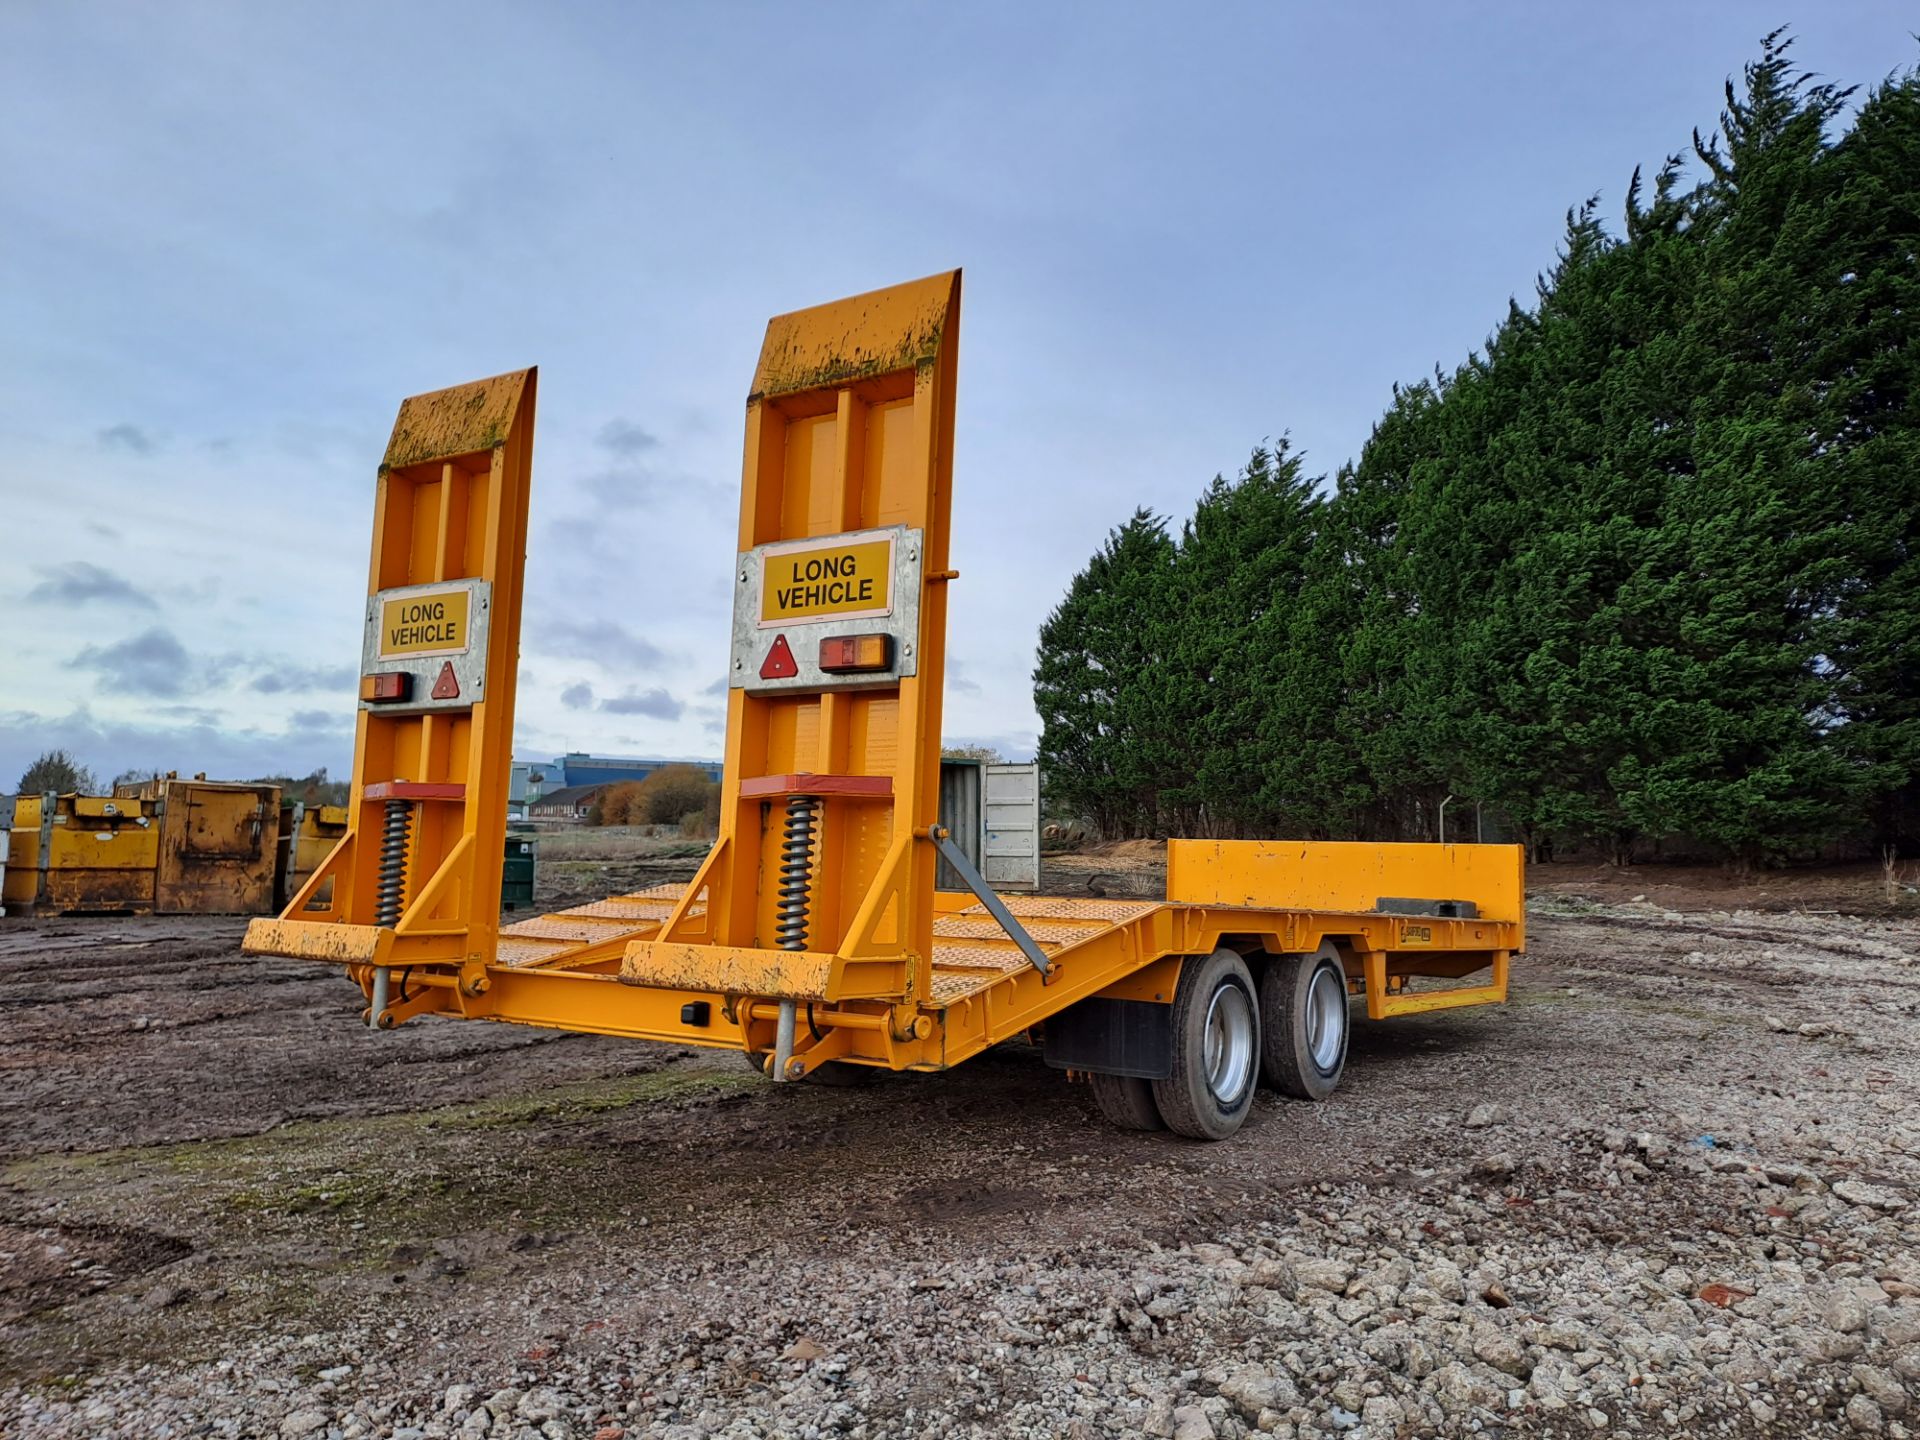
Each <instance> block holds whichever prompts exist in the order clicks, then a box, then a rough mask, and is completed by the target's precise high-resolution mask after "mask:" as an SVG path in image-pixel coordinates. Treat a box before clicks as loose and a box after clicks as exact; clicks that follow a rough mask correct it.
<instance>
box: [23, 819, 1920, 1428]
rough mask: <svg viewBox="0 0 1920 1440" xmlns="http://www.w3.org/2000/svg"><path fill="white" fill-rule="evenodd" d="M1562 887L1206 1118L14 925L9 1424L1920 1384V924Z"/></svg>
mask: <svg viewBox="0 0 1920 1440" xmlns="http://www.w3.org/2000/svg"><path fill="white" fill-rule="evenodd" d="M1115 858H1116V857H1106V858H1105V859H1101V860H1098V861H1097V863H1089V864H1088V865H1086V866H1084V867H1082V869H1080V870H1077V871H1076V870H1072V867H1071V866H1068V867H1062V868H1061V869H1060V871H1059V876H1060V878H1061V879H1062V880H1063V881H1065V882H1067V883H1070V884H1072V885H1073V888H1075V889H1081V890H1082V891H1083V893H1084V889H1085V888H1089V886H1090V885H1093V886H1099V887H1101V888H1108V889H1109V890H1118V889H1119V886H1118V885H1116V884H1115V883H1114V882H1112V881H1108V880H1104V879H1100V878H1098V877H1099V876H1101V875H1103V874H1108V873H1118V874H1120V876H1121V880H1122V882H1124V884H1126V885H1127V886H1129V887H1131V886H1148V885H1150V884H1151V878H1150V873H1149V875H1148V878H1147V879H1142V878H1141V873H1140V872H1141V871H1142V869H1143V868H1144V869H1146V870H1147V871H1149V872H1150V866H1145V867H1143V866H1134V867H1132V868H1129V867H1128V866H1126V865H1115V866H1113V867H1111V868H1110V869H1106V870H1103V869H1102V868H1101V867H1102V866H1103V865H1106V864H1107V863H1108V861H1111V860H1114V859H1115ZM1119 858H1122V859H1123V858H1124V857H1119ZM1069 871H1071V872H1072V873H1069ZM1089 877H1092V878H1091V880H1090V879H1089ZM580 878H581V877H573V879H571V880H569V881H568V882H567V883H568V884H572V883H574V882H575V881H577V880H579V879H580ZM1561 878H1564V877H1561ZM1541 888H1542V890H1543V895H1542V898H1541V899H1540V900H1539V902H1538V904H1537V913H1536V916H1535V919H1534V922H1533V926H1532V943H1531V947H1530V953H1529V954H1528V956H1527V957H1526V959H1525V961H1524V962H1523V963H1522V964H1521V965H1519V966H1518V967H1517V968H1516V977H1515V996H1514V1001H1513V1003H1512V1004H1510V1005H1508V1006H1506V1007H1504V1008H1501V1009H1497V1010H1477V1011H1467V1012H1460V1013H1458V1014H1454V1015H1436V1016H1432V1017H1427V1018H1424V1019H1416V1020H1402V1021H1394V1022H1389V1023H1387V1024H1384V1025H1380V1026H1377V1027H1370V1026H1366V1025H1364V1024H1362V1025H1361V1026H1359V1028H1358V1029H1357V1030H1356V1032H1355V1037H1354V1042H1353V1049H1352V1055H1351V1059H1350V1062H1349V1070H1348V1076H1347V1082H1346V1084H1345V1085H1344V1086H1343V1088H1342V1089H1341V1091H1340V1092H1339V1093H1338V1095H1336V1097H1335V1098H1334V1099H1333V1100H1332V1101H1331V1102H1329V1103H1327V1104H1324V1105H1319V1106H1309V1105H1302V1104H1298V1103H1293V1102H1286V1101H1282V1100H1280V1099H1278V1098H1270V1097H1266V1096H1263V1097H1262V1098H1261V1100H1260V1101H1259V1103H1258V1105H1257V1108H1256V1111H1255V1114H1254V1116H1253V1118H1252V1120H1251V1121H1250V1122H1249V1123H1248V1125H1247V1126H1246V1128H1245V1129H1244V1130H1243V1131H1242V1132H1241V1134H1240V1135H1239V1136H1237V1137H1236V1138H1235V1139H1234V1140H1232V1141H1229V1142H1227V1143H1225V1144H1220V1145H1197V1144H1193V1143H1189V1142H1185V1141H1180V1140H1176V1139H1173V1138H1171V1137H1168V1136H1164V1135H1162V1136H1152V1135H1148V1136H1140V1135H1133V1134H1123V1133H1120V1132H1117V1131H1113V1130H1110V1129H1108V1128H1106V1127H1105V1126H1104V1125H1103V1124H1102V1123H1101V1121H1100V1120H1099V1118H1098V1116H1097V1115H1096V1113H1095V1111H1094V1107H1093V1104H1092V1100H1091V1097H1090V1095H1089V1094H1088V1093H1087V1091H1086V1090H1085V1088H1084V1087H1080V1086H1075V1085H1070V1084H1068V1083H1067V1082H1066V1081H1065V1080H1064V1079H1063V1077H1062V1076H1061V1075H1059V1074H1058V1073H1056V1072H1054V1071H1051V1070H1049V1069H1047V1068H1046V1067H1045V1066H1044V1065H1043V1064H1042V1063H1041V1061H1040V1058H1039V1056H1038V1054H1037V1053H1036V1052H1035V1051H1033V1050H1032V1049H1030V1048H1028V1047H1025V1046H1008V1047H1004V1048H1003V1049H1001V1050H1000V1051H996V1052H994V1053H992V1054H990V1055H988V1056H986V1057H983V1058H982V1059H981V1060H979V1061H976V1062H973V1063H970V1064H968V1065H966V1066H963V1067H961V1068H960V1069H959V1070H956V1071H954V1072H952V1073H950V1074H948V1075H944V1076H937V1077H889V1078H886V1079H883V1080H881V1081H879V1082H878V1083H875V1084H873V1085H871V1086H868V1087H865V1088H861V1089H851V1090H842V1089H824V1088H819V1087H815V1086H792V1087H787V1086H780V1087H776V1086H772V1085H770V1084H768V1083H766V1082H764V1081H762V1080H759V1079H758V1078H757V1077H755V1076H753V1075H752V1074H750V1073H748V1072H747V1071H746V1069H745V1068H744V1067H743V1066H742V1065H741V1064H740V1062H739V1061H738V1059H737V1058H735V1057H731V1056H726V1055H714V1054H705V1053H696V1052H689V1051H680V1050H670V1049H666V1048H663V1047H656V1046H647V1045H642V1044H638V1043H634V1042H622V1041H613V1040H602V1039H596V1038H590V1037H578V1036H556V1035H550V1034H547V1033H545V1032H540V1031H533V1030H522V1029H518V1028H514V1027H508V1026H499V1027H495V1026H485V1025H460V1024H457V1023H454V1022H441V1021H432V1020H427V1021H419V1022H415V1023H413V1024H409V1025H407V1026H404V1027H403V1028H401V1029H400V1030H398V1031H395V1032H392V1033H389V1034H382V1035H373V1034H369V1033H367V1032H366V1031H364V1030H363V1029H361V1028H360V1027H359V1026H357V1025H356V1024H355V1022H354V1016H355V1012H356V1011H357V1009H358V1007H359V1004H360V1000H359V997H358V995H357V992H355V991H353V990H352V989H351V988H350V987H348V986H347V985H346V984H345V983H344V982H343V981H341V980H339V979H338V978H337V977H334V976H332V975H330V974H328V973H326V972H321V971H316V970H314V969H312V968H309V967H304V966H301V965H295V964H292V963H280V962H259V961H252V960H247V959H244V958H242V957H241V956H239V955H238V953H237V951H236V948H235V946H236V940H237V936H238V931H239V924H238V922H230V921H152V920H149V921H80V920H61V921H49V922H44V923H42V922H26V923H18V922H14V921H8V922H4V924H0V1013H3V1014H4V1015H5V1021H4V1024H3V1025H0V1067H4V1074H5V1084H4V1085H0V1434H5V1435H9V1436H55V1435H58V1436H67V1435H88V1436H91V1435H127V1436H143V1437H144V1436H173V1435H192V1434H214V1435H233V1436H242V1435H268V1436H272V1435H289V1436H292V1435H312V1436H342V1437H347V1436H374V1435H392V1436H403V1437H417V1436H425V1435H433V1436H442V1435H445V1436H481V1435H488V1436H503V1437H530V1436H544V1437H560V1436H571V1437H579V1440H586V1437H593V1436H598V1437H601V1440H613V1437H615V1436H618V1435H626V1436H640V1435H662V1436H672V1437H685V1440H692V1437H704V1436H762V1435H784V1436H794V1437H808V1436H831V1435H848V1436H871V1437H881V1436H896V1435H899V1436H923V1435H930V1436H979V1437H989V1436H992V1437H998V1436H1008V1435H1021V1436H1026V1435H1032V1436H1048V1437H1053V1436H1072V1437H1076V1440H1082V1437H1095V1436H1106V1435H1138V1434H1146V1435H1152V1436H1176V1437H1179V1440H1202V1437H1228V1436H1240V1435H1243V1434H1248V1433H1252V1432H1255V1431H1264V1432H1268V1433H1273V1434H1278V1435H1282V1436H1293V1437H1295V1440H1307V1437H1316V1436H1317V1437H1333V1436H1345V1437H1350V1440H1384V1437H1389V1436H1414V1435H1465V1434H1478V1435H1482V1436H1532V1435H1551V1436H1568V1435H1593V1434H1596V1433H1597V1434H1605V1433H1609V1432H1621V1431H1624V1432H1628V1433H1635V1434H1643V1435H1730V1436H1757V1435H1768V1436H1780V1437H1789V1436H1791V1437H1798V1436H1808V1435H1837V1434H1854V1433H1864V1434H1885V1435H1891V1436H1899V1435H1904V1434H1908V1433H1910V1432H1911V1431H1913V1430H1920V1209H1916V1208H1914V1205H1913V1202H1914V1200H1915V1198H1916V1196H1920V1060H1916V1058H1915V1056H1916V1053H1917V1047H1916V1041H1920V973H1916V969H1915V960H1916V956H1917V955H1920V923H1916V922H1915V921H1914V920H1912V919H1902V918H1899V917H1898V916H1897V915H1881V916H1875V917H1872V918H1848V917H1843V916H1837V915H1808V914H1804V913H1795V912H1793V911H1791V910H1787V911H1779V912H1763V911H1759V910H1754V909H1713V908H1709V909H1703V910H1696V909H1692V908H1691V907H1687V906H1683V905H1682V904H1680V903H1677V899H1678V897H1676V896H1674V895H1671V894H1667V893H1664V892H1656V891H1655V890H1654V889H1653V887H1652V885H1651V884H1649V885H1648V886H1647V887H1646V889H1645V893H1647V894H1649V895H1656V896H1657V898H1658V899H1659V900H1660V901H1661V902H1662V903H1661V904H1658V905H1656V904H1651V903H1647V902H1645V901H1641V902H1635V901H1633V899H1632V897H1631V896H1623V895H1620V894H1618V893H1617V892H1614V891H1608V890H1605V889H1604V887H1596V892H1597V893H1603V894H1607V895H1608V896H1609V898H1608V899H1607V901H1606V903H1591V902H1589V901H1586V900H1583V899H1581V898H1579V895H1578V893H1577V892H1578V887H1577V886H1574V885H1572V884H1570V883H1568V884H1553V885H1548V886H1543V887H1541ZM1707 898H1708V900H1709V901H1710V902H1711V901H1715V900H1719V901H1727V900H1730V899H1739V898H1743V897H1741V896H1729V895H1727V894H1723V893H1719V892H1716V893H1715V894H1714V895H1711V896H1709V897H1707ZM1744 898H1747V899H1751V898H1753V897H1752V896H1751V895H1750V894H1748V895H1746V896H1745V897H1744ZM1796 900H1797V901H1798V902H1799V903H1802V904H1805V903H1807V897H1805V896H1798V897H1796ZM1668 906H1672V907H1673V908H1667V907H1668ZM1816 908H1818V907H1816Z"/></svg>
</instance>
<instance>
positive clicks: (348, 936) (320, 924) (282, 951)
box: [240, 920, 393, 965]
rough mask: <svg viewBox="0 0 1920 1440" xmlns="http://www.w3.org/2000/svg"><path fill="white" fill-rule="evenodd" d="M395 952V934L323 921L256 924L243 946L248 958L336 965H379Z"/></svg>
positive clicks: (263, 921)
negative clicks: (270, 957) (269, 957)
mask: <svg viewBox="0 0 1920 1440" xmlns="http://www.w3.org/2000/svg"><path fill="white" fill-rule="evenodd" d="M392 948H393V932H392V931H391V930H381V929H378V928H376V927H374V926H372V925H335V924H332V923H331V922H328V921H324V920H253V921H249V922H248V924H247V936H246V939H244V940H242V941H241V942H240V949H241V951H242V953H244V954H247V955H284V956H286V957H287V958H288V959H290V960H322V961H325V962H327V963H329V964H333V965H364V964H370V963H378V962H379V961H380V960H381V959H382V958H383V957H384V955H385V954H386V952H387V951H389V950H391V949H392Z"/></svg>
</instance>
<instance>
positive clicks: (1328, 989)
mask: <svg viewBox="0 0 1920 1440" xmlns="http://www.w3.org/2000/svg"><path fill="white" fill-rule="evenodd" d="M1306 1009H1307V1017H1306V1018H1307V1058H1308V1059H1309V1060H1311V1061H1313V1068H1314V1069H1316V1070H1318V1071H1319V1072H1320V1073H1321V1074H1322V1075H1331V1074H1332V1073H1333V1072H1334V1069H1335V1067H1336V1066H1338V1065H1339V1063H1340V1051H1341V1048H1342V1047H1343V1046H1344V1045H1345V1044H1346V1038H1347V982H1346V979H1345V978H1344V977H1343V976H1342V975H1341V974H1340V973H1339V972H1338V971H1337V970H1335V968H1334V967H1333V966H1331V965H1322V966H1320V967H1319V968H1317V969H1316V970H1315V971H1314V972H1313V979H1312V980H1311V981H1309V982H1308V984H1307V1006H1306Z"/></svg>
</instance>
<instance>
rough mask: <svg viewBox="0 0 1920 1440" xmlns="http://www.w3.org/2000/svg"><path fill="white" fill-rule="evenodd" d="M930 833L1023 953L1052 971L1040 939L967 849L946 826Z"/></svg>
mask: <svg viewBox="0 0 1920 1440" xmlns="http://www.w3.org/2000/svg"><path fill="white" fill-rule="evenodd" d="M928 836H929V838H930V839H932V841H933V845H934V848H935V849H936V850H938V851H939V852H940V854H941V857H942V858H943V859H945V860H946V862H947V863H948V864H949V865H951V866H953V868H954V872H955V873H956V874H957V875H959V877H960V882H961V883H962V884H963V885H965V886H966V887H967V889H969V890H971V891H972V892H973V894H974V898H975V899H977V900H979V902H980V903H981V904H982V905H984V906H986V907H987V913H988V914H989V915H991V916H993V918H994V919H995V920H998V921H999V922H1000V928H1001V929H1002V930H1005V931H1006V932H1007V934H1008V936H1009V937H1011V938H1012V940H1013V943H1014V944H1016V945H1018V946H1019V947H1020V953H1021V954H1023V955H1025V956H1026V957H1027V959H1028V960H1029V961H1031V962H1032V964H1033V968H1034V969H1036V970H1038V971H1039V972H1040V973H1041V974H1042V975H1048V976H1050V975H1052V974H1053V967H1052V966H1050V965H1048V964H1047V955H1046V952H1045V951H1044V950H1042V949H1041V948H1040V944H1039V942H1038V941H1037V940H1035V939H1034V938H1033V936H1031V935H1029V934H1028V933H1027V927H1026V926H1024V925H1022V924H1021V923H1020V922H1019V921H1018V920H1016V919H1014V918H1013V912H1012V911H1011V910H1009V909H1007V906H1006V902H1005V901H1004V900H1002V899H1001V898H1000V897H999V896H998V895H996V894H994V893H993V889H992V887H990V886H989V885H988V884H987V882H986V881H985V880H983V879H981V878H980V872H979V871H978V870H976V869H974V868H973V861H971V860H969V859H968V858H967V852H966V851H964V850H962V849H961V848H960V847H959V846H958V845H956V844H954V843H953V841H952V839H951V838H950V837H949V836H948V834H947V827H946V826H944V825H936V826H934V827H933V828H932V830H930V831H928Z"/></svg>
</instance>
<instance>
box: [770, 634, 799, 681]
mask: <svg viewBox="0 0 1920 1440" xmlns="http://www.w3.org/2000/svg"><path fill="white" fill-rule="evenodd" d="M799 673H800V667H799V665H797V664H795V663H794V659H793V647H792V646H790V645H788V644H787V637H786V636H784V635H776V636H774V637H773V644H772V646H771V647H770V648H769V649H768V650H767V658H766V659H765V660H763V661H761V662H760V678H761V679H762V680H791V679H792V678H793V677H794V676H796V675H798V674H799Z"/></svg>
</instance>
